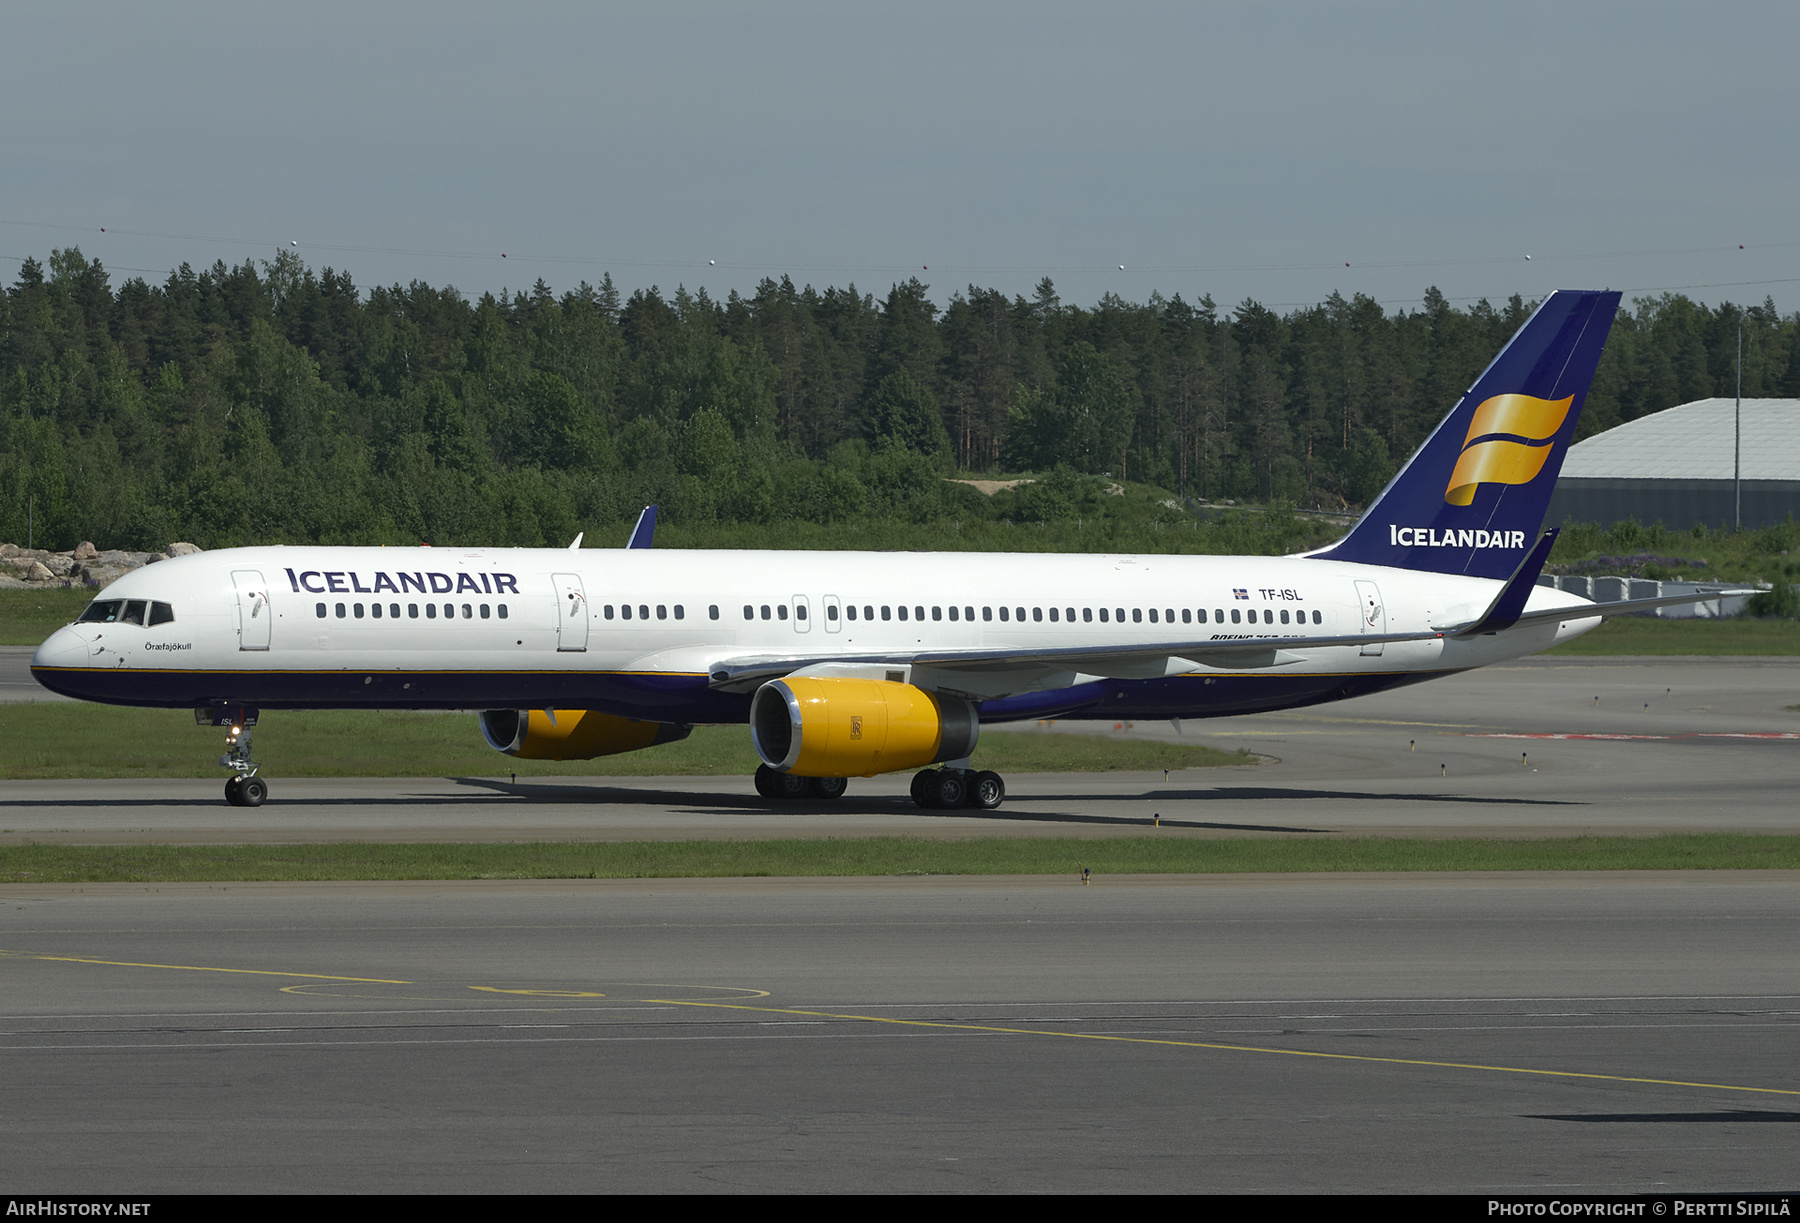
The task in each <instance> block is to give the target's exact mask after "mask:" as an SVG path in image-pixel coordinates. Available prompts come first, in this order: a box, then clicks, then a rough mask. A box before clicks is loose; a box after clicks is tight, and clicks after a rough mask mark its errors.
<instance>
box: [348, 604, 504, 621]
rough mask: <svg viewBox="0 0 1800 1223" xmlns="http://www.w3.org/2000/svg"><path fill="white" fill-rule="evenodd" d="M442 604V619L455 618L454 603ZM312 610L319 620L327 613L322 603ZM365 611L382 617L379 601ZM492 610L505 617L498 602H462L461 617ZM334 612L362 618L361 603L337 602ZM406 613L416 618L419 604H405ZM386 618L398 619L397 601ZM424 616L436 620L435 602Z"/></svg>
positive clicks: (436, 606)
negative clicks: (490, 606)
mask: <svg viewBox="0 0 1800 1223" xmlns="http://www.w3.org/2000/svg"><path fill="white" fill-rule="evenodd" d="M443 606H444V619H446V620H454V619H456V604H454V603H446V604H444V605H443ZM313 610H314V611H315V612H316V613H317V614H318V617H319V619H321V620H323V619H325V617H326V615H327V614H328V613H327V611H326V607H325V604H323V603H315V604H313ZM367 611H368V615H369V617H370V618H371V619H375V620H379V619H381V618H382V610H381V604H379V603H371V604H369V606H368V609H367ZM494 611H498V612H499V613H500V619H502V620H504V619H506V604H504V603H501V604H498V605H497V606H496V607H494V608H491V609H490V608H489V607H488V605H487V604H486V603H483V604H481V605H480V607H479V608H477V607H476V606H475V605H474V604H470V603H464V604H463V605H462V618H463V619H464V620H473V619H475V617H476V616H477V615H479V616H480V617H481V618H482V619H483V620H486V619H488V618H489V617H490V616H491V615H492V614H493V612H494ZM336 612H337V618H338V619H339V620H343V619H347V618H354V619H357V620H361V619H362V618H363V612H364V608H363V605H362V604H361V603H352V604H350V605H349V606H348V607H346V606H345V605H344V604H342V603H339V604H337V606H336ZM406 615H407V618H408V619H411V620H417V619H418V618H419V605H418V604H417V603H408V604H407V605H406ZM387 618H388V619H390V620H398V619H399V618H400V605H399V604H398V603H389V604H388V605H387ZM425 618H426V619H427V620H436V619H437V618H438V605H437V604H436V603H427V604H425Z"/></svg>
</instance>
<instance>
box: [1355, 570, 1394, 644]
mask: <svg viewBox="0 0 1800 1223" xmlns="http://www.w3.org/2000/svg"><path fill="white" fill-rule="evenodd" d="M1356 602H1357V605H1358V609H1359V610H1360V612H1361V613H1362V631H1363V632H1365V633H1371V634H1375V635H1377V636H1380V635H1385V634H1386V633H1387V608H1385V607H1384V606H1382V603H1381V591H1380V590H1378V589H1377V588H1376V586H1375V583H1373V582H1358V583H1357V584H1356ZM1362 652H1363V653H1364V654H1379V653H1381V642H1379V641H1371V642H1369V644H1367V645H1365V646H1364V647H1363V648H1362Z"/></svg>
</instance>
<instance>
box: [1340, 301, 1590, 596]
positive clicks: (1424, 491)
mask: <svg viewBox="0 0 1800 1223" xmlns="http://www.w3.org/2000/svg"><path fill="white" fill-rule="evenodd" d="M1618 306H1619V294H1617V293H1614V292H1610V291H1609V292H1582V291H1572V290H1568V289H1562V290H1558V291H1557V292H1555V293H1552V294H1551V295H1550V296H1549V297H1548V298H1546V299H1545V300H1544V304H1543V305H1541V306H1539V307H1538V308H1537V310H1536V312H1535V313H1533V314H1532V316H1531V317H1530V318H1529V319H1527V320H1525V325H1524V326H1523V327H1521V328H1519V330H1518V334H1516V335H1514V336H1513V338H1512V339H1511V340H1509V341H1508V342H1507V345H1506V347H1505V348H1503V349H1501V350H1500V355H1499V356H1497V357H1495V358H1494V361H1493V364H1491V365H1489V366H1488V367H1487V369H1486V370H1484V371H1483V372H1482V375H1481V377H1479V378H1477V379H1476V380H1475V384H1474V385H1473V386H1471V387H1470V388H1469V390H1468V393H1467V394H1465V395H1464V396H1463V397H1462V399H1461V401H1459V402H1458V403H1457V405H1456V407H1455V408H1453V409H1452V410H1451V412H1450V415H1448V416H1446V417H1445V418H1444V420H1443V423H1441V424H1439V425H1438V427H1437V428H1436V429H1435V430H1433V431H1432V434H1431V436H1430V437H1428V438H1427V439H1425V444H1424V445H1423V446H1420V447H1419V449H1418V451H1417V452H1416V453H1415V454H1414V455H1413V456H1412V458H1411V459H1410V460H1409V461H1408V462H1407V464H1406V466H1405V467H1403V468H1401V470H1400V474H1399V475H1397V476H1395V477H1394V478H1393V480H1392V481H1390V482H1389V484H1388V486H1387V488H1385V489H1383V490H1382V493H1381V496H1379V497H1377V498H1376V499H1375V502H1374V504H1372V505H1370V506H1369V509H1368V512H1367V513H1365V514H1364V515H1363V516H1362V518H1361V519H1360V520H1358V522H1357V524H1356V525H1355V526H1354V527H1352V528H1351V529H1350V533H1349V534H1348V535H1346V536H1344V538H1343V539H1341V540H1339V541H1338V542H1337V543H1335V544H1333V545H1331V546H1330V547H1329V548H1324V549H1321V550H1320V551H1318V552H1314V553H1311V554H1310V555H1312V556H1315V557H1320V558H1324V559H1329V560H1338V561H1352V562H1354V563H1357V564H1362V565H1389V566H1392V567H1393V568H1396V569H1420V570H1425V571H1427V572H1432V573H1462V574H1467V575H1469V576H1471V577H1483V578H1505V577H1508V576H1510V575H1511V574H1512V573H1513V572H1514V571H1515V570H1516V569H1517V568H1518V567H1519V563H1520V561H1522V560H1523V559H1524V558H1525V556H1526V554H1527V553H1528V552H1529V551H1530V549H1531V548H1532V547H1533V546H1534V545H1535V544H1536V543H1537V542H1538V531H1539V529H1540V528H1541V527H1542V526H1543V523H1544V512H1545V511H1546V510H1547V509H1548V508H1549V505H1550V493H1551V490H1553V489H1554V488H1555V487H1556V477H1557V474H1558V473H1559V472H1561V471H1562V464H1563V456H1564V455H1566V454H1567V453H1568V450H1569V444H1570V443H1571V442H1573V441H1574V440H1575V426H1576V423H1577V422H1578V421H1579V420H1580V418H1581V406H1582V404H1583V403H1584V402H1585V401H1586V399H1587V392H1588V385H1589V384H1590V383H1591V382H1593V380H1594V369H1595V367H1596V366H1598V365H1599V363H1600V350H1601V349H1602V348H1604V347H1605V345H1606V336H1607V332H1609V331H1610V330H1611V329H1612V319H1613V312H1614V311H1615V310H1617V309H1618Z"/></svg>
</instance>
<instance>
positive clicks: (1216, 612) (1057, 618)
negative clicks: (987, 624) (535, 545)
mask: <svg viewBox="0 0 1800 1223" xmlns="http://www.w3.org/2000/svg"><path fill="white" fill-rule="evenodd" d="M607 610H608V612H609V613H610V611H611V609H610V608H609V609H607ZM646 610H647V609H646ZM656 610H657V614H658V618H659V619H660V618H661V613H662V608H660V607H659V608H657V609H656ZM718 610H719V609H718V608H716V607H715V608H713V609H712V611H713V619H715V620H717V619H718V618H719V617H718ZM760 610H761V619H764V620H767V619H769V618H770V615H771V613H773V616H774V618H775V619H777V620H786V619H787V618H788V609H787V605H786V604H785V603H776V604H774V605H773V606H771V605H770V604H767V603H764V604H763V605H762V607H761V609H760ZM946 610H948V611H949V613H950V614H949V619H951V620H953V621H954V620H973V619H975V609H974V608H973V607H960V608H958V607H951V608H948V609H946V608H943V607H933V608H932V609H931V618H932V619H933V620H943V619H944V618H945V616H944V613H945V611H946ZM994 612H995V609H994V608H992V607H984V608H982V609H981V618H982V620H984V621H992V620H993V619H994ZM1095 612H1096V609H1095V608H1092V607H1084V608H1081V609H1080V612H1079V615H1080V617H1081V620H1082V622H1083V623H1087V624H1091V623H1093V621H1094V617H1095ZM1098 612H1099V619H1100V623H1101V624H1111V623H1114V622H1115V621H1116V622H1117V623H1119V624H1124V623H1125V617H1126V615H1127V612H1126V609H1125V608H1123V607H1113V608H1106V607H1102V608H1099V609H1098ZM1145 612H1146V609H1144V608H1141V607H1134V608H1132V609H1131V610H1130V613H1129V615H1130V617H1131V622H1132V623H1133V624H1142V623H1143V622H1144V617H1145ZM1256 612H1257V609H1256V608H1238V607H1234V608H1232V609H1231V623H1233V624H1243V623H1245V616H1246V615H1247V616H1248V617H1249V620H1248V622H1249V623H1251V624H1255V623H1256ZM909 613H910V618H911V619H913V620H923V619H925V608H924V607H923V606H917V605H916V606H914V607H912V608H910V609H909V608H907V607H906V606H905V605H904V604H902V605H900V606H898V607H895V606H893V605H883V606H882V608H881V610H880V616H881V619H883V620H895V619H898V620H906V619H908V618H909ZM999 613H1000V616H999V618H1000V620H1001V621H1002V622H1009V621H1012V620H1018V621H1020V622H1021V623H1022V622H1024V620H1025V619H1026V617H1027V615H1029V616H1030V618H1031V620H1032V621H1033V622H1034V623H1042V622H1043V620H1044V619H1045V609H1044V608H1042V607H1033V608H1031V609H1029V612H1028V611H1027V609H1026V608H1023V607H1002V608H1000V609H999ZM1148 614H1149V618H1150V623H1151V624H1174V623H1175V616H1176V612H1175V609H1174V608H1172V607H1165V608H1162V609H1161V611H1160V615H1159V613H1158V609H1157V608H1154V607H1152V608H1149V609H1148ZM1076 615H1077V611H1076V609H1075V608H1073V607H1052V608H1050V609H1049V620H1050V622H1051V623H1052V624H1057V623H1060V622H1062V621H1065V620H1066V621H1068V622H1069V623H1071V624H1073V623H1074V622H1075V618H1076ZM1180 615H1181V623H1183V624H1196V623H1198V624H1205V623H1207V616H1206V609H1205V608H1204V607H1200V608H1187V607H1184V608H1182V609H1181V613H1180ZM608 618H609V619H610V618H611V616H610V614H609V616H608ZM626 618H627V619H630V617H629V616H627V617H626ZM675 618H676V619H677V620H679V619H681V608H680V607H676V609H675ZM757 618H758V608H757V607H756V606H754V605H753V604H749V603H746V604H744V619H746V620H755V619H757ZM837 618H838V609H837V604H835V603H827V604H826V605H825V619H826V620H827V621H835V620H836V619H837ZM844 618H845V619H846V620H855V619H857V608H856V604H854V603H846V604H845V605H844ZM875 618H876V609H875V605H874V604H872V603H868V604H864V605H863V608H862V619H864V620H873V619H875ZM794 619H796V620H804V619H806V605H805V604H804V603H796V604H795V605H794ZM1324 621H1325V617H1324V616H1323V615H1322V614H1320V613H1319V612H1317V611H1314V612H1313V613H1312V623H1314V624H1323V623H1324ZM1262 622H1263V623H1264V624H1274V623H1275V609H1273V608H1267V607H1265V608H1263V609H1262ZM1306 622H1307V619H1306V612H1305V611H1303V610H1302V611H1295V612H1293V613H1292V614H1291V616H1290V613H1289V611H1288V609H1287V608H1285V607H1284V608H1282V609H1281V623H1283V624H1290V623H1291V624H1305V623H1306ZM1212 623H1214V624H1224V623H1225V609H1224V608H1214V609H1213V613H1212Z"/></svg>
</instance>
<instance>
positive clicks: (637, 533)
mask: <svg viewBox="0 0 1800 1223" xmlns="http://www.w3.org/2000/svg"><path fill="white" fill-rule="evenodd" d="M655 540H656V507H655V506H654V505H646V506H645V507H644V512H643V513H641V514H639V515H638V520H637V525H636V526H635V527H632V528H631V539H630V540H629V541H628V542H627V543H626V544H625V546H626V547H627V548H648V547H649V546H650V545H651V544H652V543H654V542H655Z"/></svg>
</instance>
